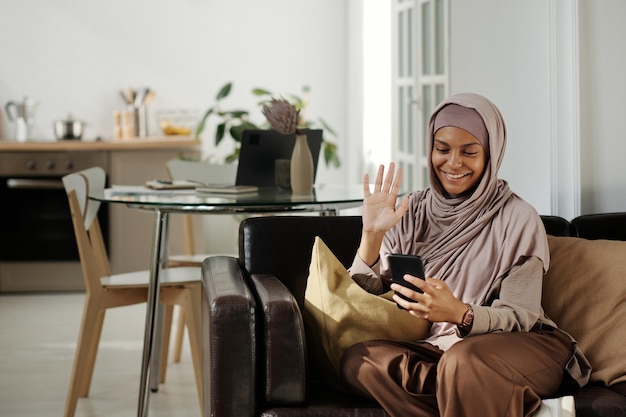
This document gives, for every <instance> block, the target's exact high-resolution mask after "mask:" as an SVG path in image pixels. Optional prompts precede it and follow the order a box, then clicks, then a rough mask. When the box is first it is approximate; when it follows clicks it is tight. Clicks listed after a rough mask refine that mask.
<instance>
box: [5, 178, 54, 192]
mask: <svg viewBox="0 0 626 417" xmlns="http://www.w3.org/2000/svg"><path fill="white" fill-rule="evenodd" d="M7 188H10V189H12V190H41V189H46V190H50V189H53V190H60V189H63V188H64V187H63V181H61V180H60V179H45V180H44V179H24V178H9V179H7Z"/></svg>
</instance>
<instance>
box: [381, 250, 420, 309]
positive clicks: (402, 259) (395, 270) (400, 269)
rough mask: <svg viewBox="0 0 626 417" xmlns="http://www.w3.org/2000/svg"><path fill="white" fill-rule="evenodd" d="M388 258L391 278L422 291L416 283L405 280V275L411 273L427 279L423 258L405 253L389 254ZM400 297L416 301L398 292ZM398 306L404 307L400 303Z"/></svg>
mask: <svg viewBox="0 0 626 417" xmlns="http://www.w3.org/2000/svg"><path fill="white" fill-rule="evenodd" d="M387 259H388V260H389V268H390V269H391V280H392V281H393V282H395V283H397V284H400V285H402V286H404V287H406V288H409V289H411V290H413V291H416V292H419V293H421V292H422V290H420V289H419V288H417V287H416V286H415V285H413V284H411V283H410V282H408V281H405V280H404V275H405V274H409V275H413V276H415V277H418V278H421V279H425V276H426V274H425V273H424V263H423V262H422V258H421V257H420V256H418V255H403V254H399V253H392V254H389V255H388V257H387ZM396 294H398V295H399V296H400V297H402V298H403V299H405V300H406V301H409V302H415V301H414V300H411V299H410V298H408V297H405V296H404V295H402V294H400V293H398V292H396ZM398 308H404V307H402V306H400V305H398Z"/></svg>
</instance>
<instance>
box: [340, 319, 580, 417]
mask: <svg viewBox="0 0 626 417" xmlns="http://www.w3.org/2000/svg"><path fill="white" fill-rule="evenodd" d="M573 349H574V347H573V346H572V343H571V341H570V338H569V336H568V335H566V334H564V333H563V332H561V331H559V330H556V329H553V328H552V327H550V326H543V328H542V329H540V328H535V329H533V330H532V331H531V332H514V333H489V334H485V335H480V336H473V337H468V338H467V339H464V340H462V341H460V342H458V343H456V344H455V345H454V346H452V347H451V348H450V349H449V350H448V351H446V352H444V351H442V350H440V349H438V348H437V347H435V346H432V345H430V344H428V343H425V342H417V343H402V342H391V341H384V340H373V341H368V342H364V343H359V344H356V345H354V346H352V347H350V348H349V349H348V350H347V351H346V352H345V353H344V355H343V358H342V363H341V372H342V378H343V380H344V383H346V384H347V385H348V386H349V387H351V388H352V389H353V390H354V391H355V392H357V393H359V394H361V395H363V396H366V397H369V398H373V399H374V400H376V401H378V403H380V405H381V406H382V407H383V408H384V409H385V411H386V412H387V413H389V414H390V415H391V416H393V417H408V416H411V417H434V416H442V417H523V416H524V417H527V416H532V415H533V414H534V413H535V411H536V410H537V409H538V408H539V407H540V405H541V398H542V397H548V396H551V395H554V394H555V393H556V392H557V391H558V389H559V386H560V385H561V382H562V380H563V374H564V368H565V364H566V363H567V362H568V361H569V360H570V358H571V357H572V355H573Z"/></svg>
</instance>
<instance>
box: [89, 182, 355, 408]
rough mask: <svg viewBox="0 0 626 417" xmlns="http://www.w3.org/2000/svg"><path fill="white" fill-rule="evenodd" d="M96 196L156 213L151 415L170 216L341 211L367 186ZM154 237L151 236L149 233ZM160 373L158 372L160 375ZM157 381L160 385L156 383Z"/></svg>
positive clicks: (148, 344) (144, 395)
mask: <svg viewBox="0 0 626 417" xmlns="http://www.w3.org/2000/svg"><path fill="white" fill-rule="evenodd" d="M89 198H90V199H93V200H98V201H101V202H103V203H109V204H124V205H126V206H127V207H129V208H131V209H138V210H149V211H152V212H153V213H154V223H153V235H152V250H151V251H152V253H151V261H150V282H149V286H148V303H147V311H146V325H145V332H144V344H143V357H142V363H141V379H140V384H139V404H138V408H137V415H138V417H146V416H147V415H148V404H149V396H150V391H151V388H152V390H153V391H156V387H157V386H158V383H156V382H153V383H151V381H158V363H159V361H158V356H159V355H158V354H156V353H157V352H158V342H159V340H158V339H159V335H160V332H159V330H160V324H161V323H160V321H161V320H160V317H159V316H160V315H159V309H158V304H159V303H158V300H159V272H160V270H161V268H162V265H164V264H165V262H166V261H167V253H166V252H167V251H166V250H165V248H167V246H168V244H167V243H168V242H167V240H168V238H169V237H168V215H169V214H170V213H187V214H194V213H195V214H231V215H232V214H264V215H268V214H269V215H276V214H288V213H289V214H297V213H319V214H320V215H331V216H332V215H338V214H339V211H340V210H343V209H349V208H355V207H359V206H361V204H362V202H363V186H362V185H337V184H318V185H315V186H314V188H313V191H312V192H311V193H310V194H293V193H291V192H290V191H289V190H285V189H280V188H271V189H260V190H259V191H258V192H255V193H247V194H234V195H230V194H216V193H204V192H197V191H195V190H159V191H157V190H152V189H149V188H146V187H140V186H113V187H112V188H107V189H105V190H104V191H102V192H100V193H94V194H90V195H89ZM147 238H148V237H147ZM155 375H156V377H155ZM152 385H155V386H154V387H153V386H152Z"/></svg>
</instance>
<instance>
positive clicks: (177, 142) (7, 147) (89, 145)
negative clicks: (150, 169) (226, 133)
mask: <svg viewBox="0 0 626 417" xmlns="http://www.w3.org/2000/svg"><path fill="white" fill-rule="evenodd" d="M199 146H200V142H199V141H196V140H194V139H193V138H192V137H191V136H154V137H147V138H130V139H118V140H99V141H82V140H59V141H45V142H43V141H41V142H37V141H29V142H9V141H6V140H0V152H7V151H11V152H48V151H94V150H103V151H117V150H122V151H123V150H129V151H130V150H149V149H177V148H181V147H182V148H190V147H191V148H194V147H199Z"/></svg>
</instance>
